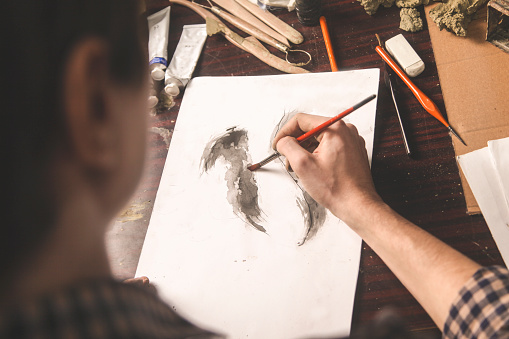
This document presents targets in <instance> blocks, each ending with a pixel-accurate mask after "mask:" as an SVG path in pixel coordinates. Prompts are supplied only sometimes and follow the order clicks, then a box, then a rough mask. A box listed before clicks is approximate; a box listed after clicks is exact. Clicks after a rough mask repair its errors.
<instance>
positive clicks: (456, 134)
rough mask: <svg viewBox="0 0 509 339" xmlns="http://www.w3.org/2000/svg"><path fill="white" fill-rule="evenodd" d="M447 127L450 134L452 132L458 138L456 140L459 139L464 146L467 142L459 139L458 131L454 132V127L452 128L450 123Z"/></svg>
mask: <svg viewBox="0 0 509 339" xmlns="http://www.w3.org/2000/svg"><path fill="white" fill-rule="evenodd" d="M448 128H449V131H450V132H451V133H452V134H453V135H454V136H455V137H456V138H458V140H459V141H461V142H462V143H463V145H465V146H466V145H467V144H466V143H465V141H463V139H461V137H460V136H459V135H458V133H456V132H455V131H454V129H453V128H452V126H451V125H449V127H448Z"/></svg>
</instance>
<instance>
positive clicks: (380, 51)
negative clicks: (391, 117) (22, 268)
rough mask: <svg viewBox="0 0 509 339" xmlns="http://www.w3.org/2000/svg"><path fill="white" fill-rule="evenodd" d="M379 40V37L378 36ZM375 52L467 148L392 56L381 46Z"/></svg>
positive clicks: (423, 105)
mask: <svg viewBox="0 0 509 339" xmlns="http://www.w3.org/2000/svg"><path fill="white" fill-rule="evenodd" d="M377 38H378V35H377ZM379 41H380V40H379ZM375 50H376V52H377V53H378V54H379V55H380V56H381V57H382V59H383V60H384V61H385V62H386V63H387V65H389V66H390V67H391V68H392V69H393V70H394V72H396V74H397V75H398V76H399V77H400V78H401V80H403V82H404V83H405V84H406V85H407V86H408V88H410V90H411V91H412V93H413V94H414V95H415V97H416V98H417V100H419V102H420V103H421V105H422V107H424V109H425V110H426V111H427V112H428V113H429V114H431V115H432V116H434V117H435V118H436V119H437V120H438V121H440V122H441V123H442V124H444V126H445V127H447V128H448V129H449V131H450V132H451V133H452V134H453V135H454V136H455V137H456V138H458V139H459V140H460V141H461V142H462V143H463V145H465V146H466V145H467V144H466V143H465V142H464V141H463V139H461V137H460V136H459V135H458V134H457V133H456V132H455V131H454V129H453V128H452V126H451V125H450V124H449V123H448V122H447V120H445V118H444V116H443V115H442V113H440V110H439V109H438V107H437V105H435V103H434V102H433V101H431V99H430V98H428V96H427V95H426V94H424V93H423V92H422V91H421V90H420V89H419V88H417V86H415V85H414V83H413V82H412V81H411V80H410V78H408V76H407V75H406V74H405V72H403V70H401V68H400V67H399V66H398V65H397V64H396V62H395V61H394V60H393V59H392V58H391V57H390V55H389V54H388V53H387V52H386V51H385V49H383V48H382V47H381V46H376V48H375Z"/></svg>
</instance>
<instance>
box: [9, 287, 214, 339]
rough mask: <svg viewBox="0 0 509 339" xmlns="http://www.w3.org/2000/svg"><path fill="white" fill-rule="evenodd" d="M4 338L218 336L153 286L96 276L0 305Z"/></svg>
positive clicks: (73, 338) (194, 338)
mask: <svg viewBox="0 0 509 339" xmlns="http://www.w3.org/2000/svg"><path fill="white" fill-rule="evenodd" d="M0 314H1V315H0V338H20V339H23V338H34V339H46V338H48V339H49V338H66V339H67V338H69V339H82V338H83V339H84V338H94V339H95V338H97V339H100V338H133V339H134V338H140V339H141V338H144V339H145V338H193V339H198V338H199V339H203V338H217V337H216V336H215V335H213V334H212V333H210V332H207V331H205V330H202V329H200V328H198V327H196V326H194V325H192V324H191V323H189V322H188V321H186V320H184V319H183V318H181V317H180V316H179V315H177V313H175V312H174V311H173V310H172V309H171V308H170V307H169V306H168V305H166V304H165V303H164V302H162V301H161V299H159V297H158V296H157V295H156V294H155V293H153V292H152V291H149V290H148V289H147V288H143V287H138V286H134V285H130V284H125V283H121V282H117V281H110V280H107V281H96V282H92V283H89V284H83V285H81V286H76V287H72V288H70V289H67V290H64V291H59V292H58V293H55V294H52V295H50V296H47V297H45V298H43V299H42V300H38V301H35V302H33V303H29V304H26V305H19V307H17V308H16V309H9V310H0Z"/></svg>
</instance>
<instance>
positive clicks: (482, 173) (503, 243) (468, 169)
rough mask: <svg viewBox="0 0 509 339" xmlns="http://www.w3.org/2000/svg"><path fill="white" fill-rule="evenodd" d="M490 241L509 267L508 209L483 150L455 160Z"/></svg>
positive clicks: (490, 161) (488, 152) (489, 161)
mask: <svg viewBox="0 0 509 339" xmlns="http://www.w3.org/2000/svg"><path fill="white" fill-rule="evenodd" d="M457 159H458V163H459V164H460V166H461V169H462V170H463V173H464V174H465V177H466V178H467V181H468V184H469V185H470V188H471V189H472V192H473V193H474V196H475V199H476V200H477V203H478V204H479V207H480V209H481V212H482V214H483V216H484V219H485V220H486V223H487V224H488V227H489V229H490V231H491V234H492V236H493V239H494V240H495V243H496V244H497V247H498V249H499V251H500V254H501V255H502V258H503V259H504V262H505V263H506V265H509V224H508V223H507V221H508V220H509V209H508V208H507V204H506V202H505V197H504V192H503V190H502V186H501V185H500V182H499V180H498V174H497V170H496V168H495V166H494V162H493V160H492V158H491V153H490V150H489V149H488V148H487V147H485V148H482V149H479V150H477V151H473V152H470V153H467V154H464V155H460V156H458V157H457Z"/></svg>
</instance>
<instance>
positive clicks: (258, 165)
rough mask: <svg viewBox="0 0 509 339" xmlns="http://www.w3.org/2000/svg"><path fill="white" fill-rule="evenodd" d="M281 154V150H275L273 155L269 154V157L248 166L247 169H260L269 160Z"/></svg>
mask: <svg viewBox="0 0 509 339" xmlns="http://www.w3.org/2000/svg"><path fill="white" fill-rule="evenodd" d="M280 155H281V154H279V152H274V153H272V154H271V155H269V156H268V157H267V158H265V159H263V160H262V161H260V162H259V163H257V164H254V165H251V166H248V167H247V169H248V170H250V171H256V170H257V169H259V168H260V167H262V166H265V165H267V164H268V163H269V162H271V161H272V160H274V159H276V158H277V157H279V156H280Z"/></svg>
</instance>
